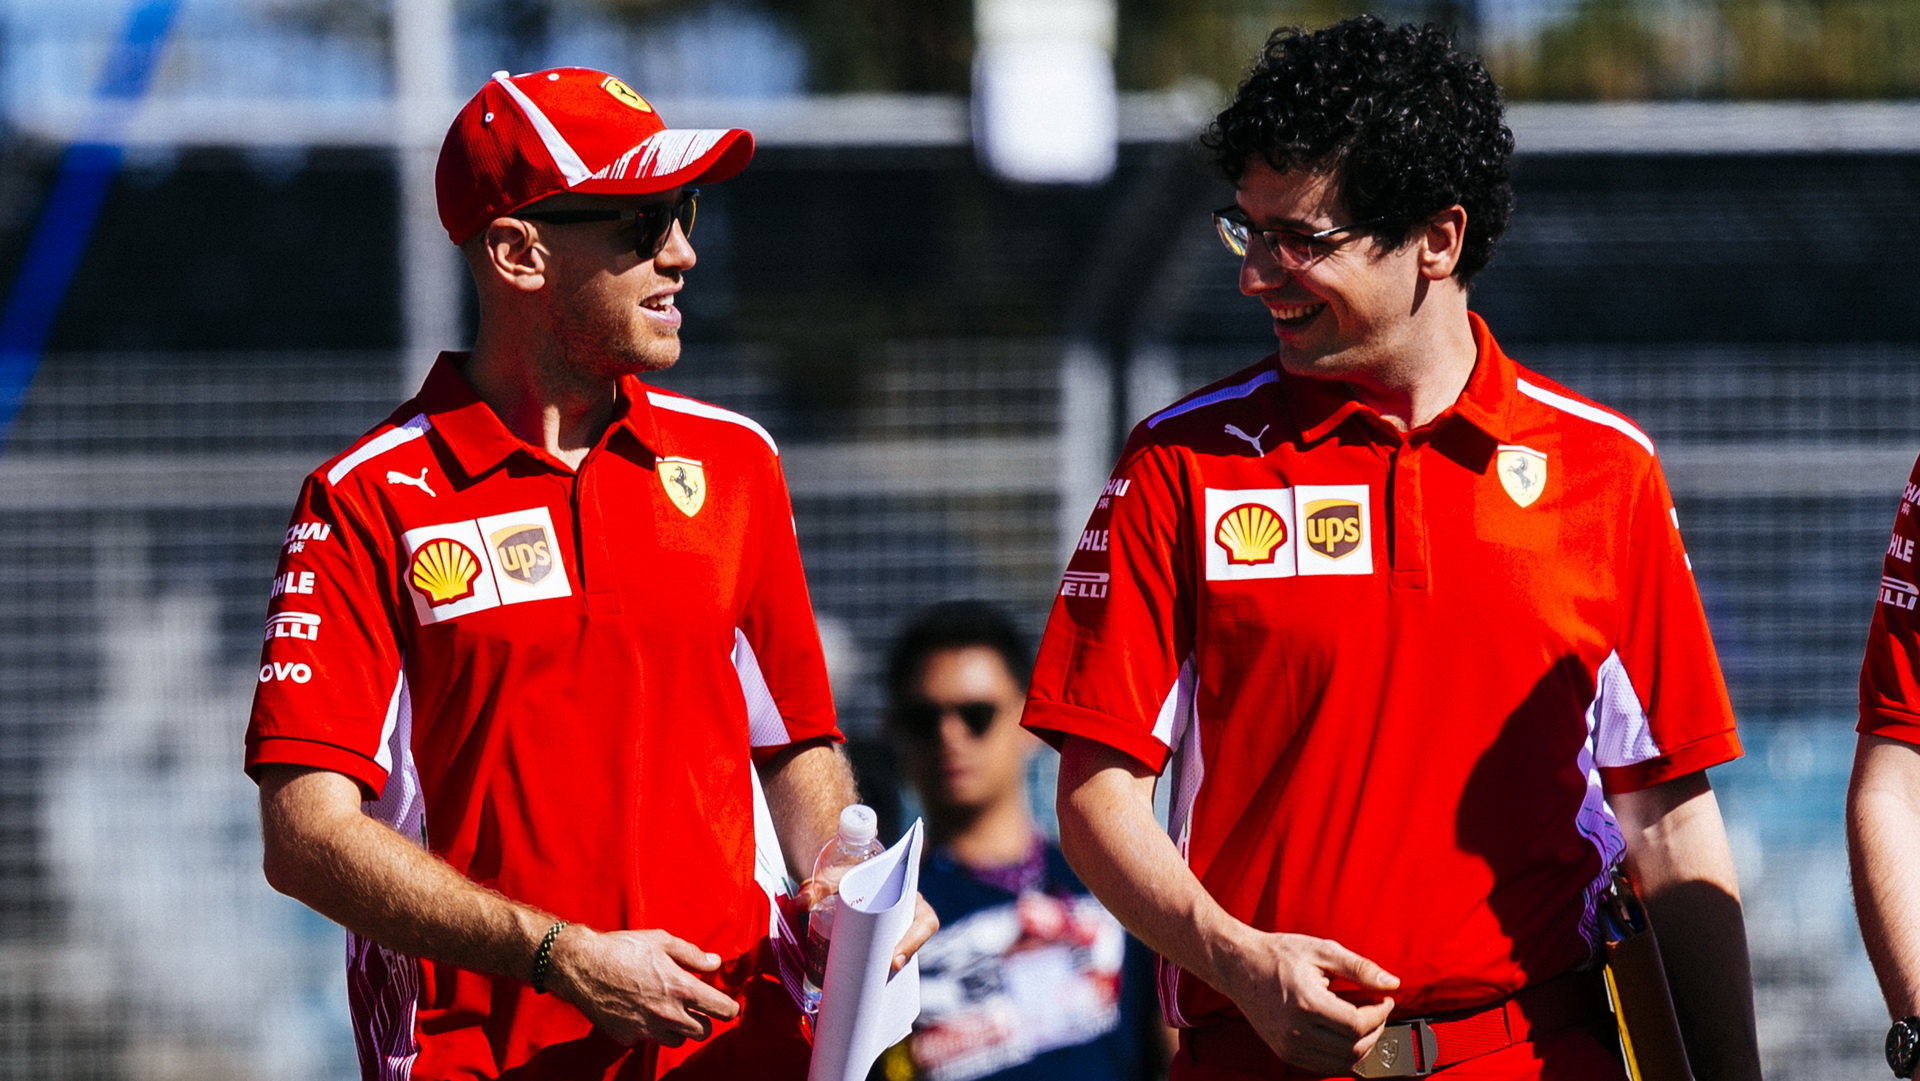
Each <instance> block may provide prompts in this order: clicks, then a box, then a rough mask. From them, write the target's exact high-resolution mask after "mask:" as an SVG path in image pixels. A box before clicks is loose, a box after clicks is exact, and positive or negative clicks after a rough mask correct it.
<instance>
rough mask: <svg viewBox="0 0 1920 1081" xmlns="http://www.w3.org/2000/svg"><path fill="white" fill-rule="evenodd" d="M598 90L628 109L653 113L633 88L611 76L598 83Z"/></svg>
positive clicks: (647, 103) (650, 106) (651, 108)
mask: <svg viewBox="0 0 1920 1081" xmlns="http://www.w3.org/2000/svg"><path fill="white" fill-rule="evenodd" d="M600 89H602V90H605V91H606V92H607V93H609V94H612V95H613V97H614V100H615V101H618V102H619V103H620V104H622V105H625V106H627V107H628V108H630V109H638V110H640V111H641V112H643V113H650V112H653V105H652V104H651V103H649V102H648V101H647V99H646V98H643V97H641V96H640V95H639V93H638V92H637V91H635V90H634V89H633V87H631V86H628V85H627V84H626V83H623V82H621V81H620V80H618V79H616V78H614V77H613V76H611V75H609V76H607V77H606V78H605V79H602V80H601V81H600Z"/></svg>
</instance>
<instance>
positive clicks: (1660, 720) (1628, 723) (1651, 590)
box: [1589, 459, 1741, 792]
mask: <svg viewBox="0 0 1920 1081" xmlns="http://www.w3.org/2000/svg"><path fill="white" fill-rule="evenodd" d="M1626 542H1627V547H1626V549H1625V559H1624V565H1623V569H1622V574H1623V575H1624V580H1623V582H1622V587H1623V591H1624V592H1623V595H1622V598H1621V602H1622V603H1621V609H1620V612H1621V615H1620V632H1619V634H1618V637H1617V639H1616V641H1615V645H1614V649H1613V652H1612V654H1611V655H1610V656H1608V657H1607V659H1606V661H1605V662H1604V663H1603V664H1602V665H1601V669H1600V673H1599V680H1598V682H1599V686H1598V689H1597V691H1596V694H1595V699H1594V703H1593V705H1592V707H1591V709H1590V712H1589V720H1590V722H1591V723H1592V725H1593V738H1594V759H1595V762H1596V764H1597V765H1598V766H1599V768H1600V776H1601V781H1602V783H1603V784H1604V786H1605V787H1606V790H1607V791H1609V792H1630V791H1634V790H1636V789H1641V788H1648V787H1651V786H1653V785H1656V784H1660V783H1661V782H1664V781H1669V780H1673V779H1674V778H1677V777H1683V776H1686V775H1687V774H1690V773H1696V772H1699V771H1700V770H1703V769H1706V768H1707V767H1709V766H1716V765H1719V764H1721V763H1723V762H1729V761H1732V760H1733V759H1735V758H1738V757H1739V756H1740V753H1741V752H1740V740H1739V736H1738V734H1737V733H1736V730H1735V727H1734V718H1733V704H1732V702H1731V701H1730V700H1729V698H1728V697H1727V686H1726V680H1725V679H1724V678H1723V677H1722V676H1721V673H1720V661H1719V657H1718V655H1717V654H1716V652H1715V650H1714V647H1713V638H1712V636H1711V634H1709V633H1708V630H1707V617H1706V612H1705V610H1704V609H1703V608H1702V607H1701V604H1700V591H1699V588H1698V587H1697V586H1696V585H1695V583H1694V578H1693V568H1692V564H1691V563H1690V562H1689V560H1688V558H1687V553H1686V548H1685V546H1684V545H1683V544H1682V542H1681V539H1680V521H1679V516H1678V512H1677V511H1676V510H1675V508H1674V504H1673V496H1672V494H1671V493H1670V492H1669V491H1668V489H1667V483H1666V478H1665V477H1664V476H1663V475H1662V474H1661V471H1660V464H1659V462H1658V461H1657V460H1652V459H1649V460H1648V463H1647V468H1646V470H1645V471H1644V473H1643V474H1642V475H1641V477H1640V479H1639V488H1638V492H1637V495H1636V501H1635V506H1634V508H1633V516H1632V522H1631V525H1630V527H1629V530H1628V534H1627V538H1626Z"/></svg>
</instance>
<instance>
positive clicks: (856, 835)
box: [840, 803, 880, 844]
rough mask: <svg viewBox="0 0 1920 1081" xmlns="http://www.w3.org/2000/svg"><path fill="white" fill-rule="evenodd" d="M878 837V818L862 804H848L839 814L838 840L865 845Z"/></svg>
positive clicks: (871, 809) (869, 808)
mask: <svg viewBox="0 0 1920 1081" xmlns="http://www.w3.org/2000/svg"><path fill="white" fill-rule="evenodd" d="M879 835H880V816H879V815H877V814H874V813H873V808H871V807H869V806H867V805H866V804H864V803H849V804H847V807H846V809H845V810H843V811H841V812H840V839H841V840H842V841H852V842H853V843H854V844H865V843H866V842H868V841H871V840H873V839H874V838H875V837H878V836H879Z"/></svg>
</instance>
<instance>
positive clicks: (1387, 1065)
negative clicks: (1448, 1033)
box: [1353, 1017, 1440, 1077]
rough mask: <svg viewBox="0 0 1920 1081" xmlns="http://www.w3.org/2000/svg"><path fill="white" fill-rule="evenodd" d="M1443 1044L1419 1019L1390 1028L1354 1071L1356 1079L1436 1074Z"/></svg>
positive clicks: (1430, 1027) (1431, 1028) (1424, 1022)
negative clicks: (1437, 1060) (1435, 1069)
mask: <svg viewBox="0 0 1920 1081" xmlns="http://www.w3.org/2000/svg"><path fill="white" fill-rule="evenodd" d="M1439 1057H1440V1043H1439V1041H1438V1040H1436V1039H1434V1036H1433V1026H1432V1025H1429V1024H1427V1023H1426V1021H1424V1020H1422V1019H1420V1018H1417V1017H1416V1018H1414V1019H1413V1020H1411V1021H1402V1022H1400V1023H1398V1024H1393V1025H1388V1026H1387V1029H1386V1031H1385V1032H1382V1033H1381V1034H1380V1040H1379V1042H1378V1043H1375V1044H1374V1045H1373V1050H1371V1051H1369V1052H1367V1057H1366V1058H1363V1059H1361V1060H1360V1063H1359V1065H1357V1066H1355V1067H1354V1068H1353V1074H1354V1076H1355V1077H1425V1076H1427V1075H1428V1074H1430V1073H1432V1072H1433V1071H1434V1068H1435V1065H1434V1060H1435V1059H1437V1058H1439Z"/></svg>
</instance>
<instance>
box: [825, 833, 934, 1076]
mask: <svg viewBox="0 0 1920 1081" xmlns="http://www.w3.org/2000/svg"><path fill="white" fill-rule="evenodd" d="M925 836H926V828H925V826H924V825H922V824H921V822H920V821H919V820H918V819H916V820H915V821H914V823H913V825H912V826H911V827H910V828H908V830H907V833H906V836H904V837H902V838H900V843H899V844H896V845H894V846H893V847H892V848H889V849H887V850H886V851H885V852H883V853H881V854H880V855H878V856H875V857H874V858H872V859H870V860H868V861H867V862H865V863H863V864H860V865H859V866H858V867H855V868H853V869H852V870H850V871H848V872H847V875H846V877H845V878H843V879H841V880H840V911H839V912H838V913H837V914H835V916H834V918H833V940H832V944H831V946H830V947H829V948H828V951H827V976H826V982H825V984H824V985H823V987H822V990H821V993H820V1016H819V1018H818V1020H817V1023H816V1025H815V1026H814V1033H813V1063H812V1066H811V1067H810V1068H809V1070H808V1072H807V1081H864V1079H865V1078H866V1076H867V1071H868V1070H869V1069H871V1068H872V1067H873V1063H874V1060H875V1059H877V1058H879V1057H880V1053H881V1052H882V1051H885V1050H886V1049H887V1048H889V1047H891V1046H893V1045H894V1044H896V1043H898V1042H900V1041H901V1040H902V1039H905V1038H906V1036H907V1034H908V1033H909V1032H911V1031H913V1019H914V1018H915V1017H918V1016H919V1015H920V960H919V958H917V957H913V958H909V959H908V960H907V963H906V966H905V967H903V968H902V969H901V970H900V971H899V972H897V973H891V974H890V973H889V972H888V971H887V970H888V969H889V968H891V967H892V965H893V955H894V947H895V946H897V945H899V942H900V936H902V935H904V934H906V933H907V928H908V927H910V926H912V924H913V910H914V899H915V898H916V897H918V896H919V891H920V849H921V846H922V844H923V842H924V838H925Z"/></svg>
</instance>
